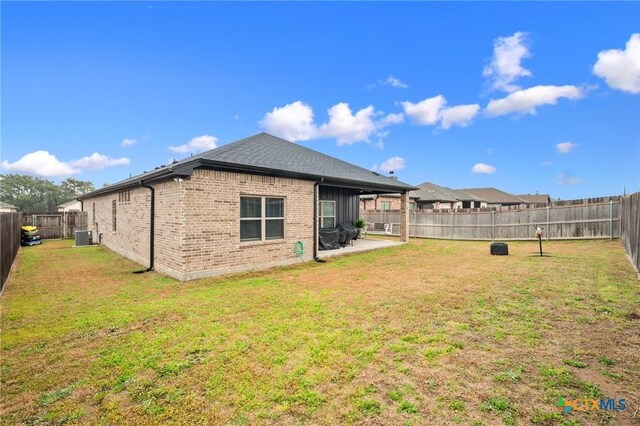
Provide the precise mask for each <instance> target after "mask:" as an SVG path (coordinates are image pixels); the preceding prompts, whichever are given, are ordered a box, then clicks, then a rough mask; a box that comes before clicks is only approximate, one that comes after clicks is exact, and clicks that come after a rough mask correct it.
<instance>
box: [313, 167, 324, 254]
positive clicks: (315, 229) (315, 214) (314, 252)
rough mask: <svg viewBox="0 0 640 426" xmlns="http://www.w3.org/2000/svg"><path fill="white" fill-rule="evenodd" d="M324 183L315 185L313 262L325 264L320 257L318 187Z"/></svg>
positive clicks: (320, 181) (322, 179) (319, 182)
mask: <svg viewBox="0 0 640 426" xmlns="http://www.w3.org/2000/svg"><path fill="white" fill-rule="evenodd" d="M323 181H324V178H321V179H320V180H319V181H317V182H316V183H315V184H314V185H313V260H315V261H316V262H324V260H322V259H320V258H319V257H318V195H319V194H318V186H319V185H320V184H321V183H322V182H323Z"/></svg>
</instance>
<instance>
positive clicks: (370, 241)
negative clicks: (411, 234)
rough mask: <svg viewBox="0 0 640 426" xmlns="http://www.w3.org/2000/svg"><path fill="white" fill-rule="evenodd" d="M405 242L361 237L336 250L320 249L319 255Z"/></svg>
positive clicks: (390, 245)
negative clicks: (351, 243)
mask: <svg viewBox="0 0 640 426" xmlns="http://www.w3.org/2000/svg"><path fill="white" fill-rule="evenodd" d="M402 244H404V243H403V242H401V241H393V240H378V239H374V238H366V239H362V238H361V239H359V240H356V241H354V242H353V245H347V246H346V247H341V248H339V249H336V250H320V251H318V257H319V258H320V259H326V258H328V257H335V256H342V255H345V254H353V253H363V252H366V251H371V250H377V249H381V248H387V247H395V246H399V245H402Z"/></svg>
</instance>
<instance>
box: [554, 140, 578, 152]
mask: <svg viewBox="0 0 640 426" xmlns="http://www.w3.org/2000/svg"><path fill="white" fill-rule="evenodd" d="M576 146H578V144H577V143H571V142H560V143H559V144H556V148H557V149H558V152H559V153H561V154H568V153H570V152H571V151H572V150H573V148H575V147H576Z"/></svg>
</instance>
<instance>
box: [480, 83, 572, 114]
mask: <svg viewBox="0 0 640 426" xmlns="http://www.w3.org/2000/svg"><path fill="white" fill-rule="evenodd" d="M583 95H584V90H583V89H581V88H579V87H576V86H568V85H567V86H534V87H530V88H528V89H523V90H518V91H517V92H513V93H511V94H509V95H507V97H505V98H502V99H491V101H489V104H488V105H487V108H486V110H485V112H486V114H487V115H488V116H490V117H496V116H499V115H505V114H509V113H514V112H518V113H524V114H535V113H536V108H537V107H539V106H541V105H555V104H556V103H557V102H558V99H561V98H567V99H579V98H581V97H582V96H583Z"/></svg>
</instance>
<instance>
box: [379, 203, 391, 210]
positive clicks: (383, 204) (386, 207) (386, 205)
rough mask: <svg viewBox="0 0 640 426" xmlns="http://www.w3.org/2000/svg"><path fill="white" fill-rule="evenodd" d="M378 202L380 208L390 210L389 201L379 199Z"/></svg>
mask: <svg viewBox="0 0 640 426" xmlns="http://www.w3.org/2000/svg"><path fill="white" fill-rule="evenodd" d="M380 204H381V207H382V210H391V201H381V202H380Z"/></svg>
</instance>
